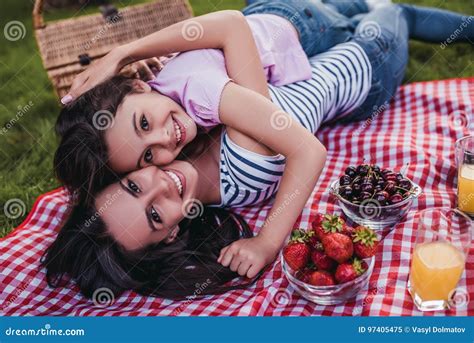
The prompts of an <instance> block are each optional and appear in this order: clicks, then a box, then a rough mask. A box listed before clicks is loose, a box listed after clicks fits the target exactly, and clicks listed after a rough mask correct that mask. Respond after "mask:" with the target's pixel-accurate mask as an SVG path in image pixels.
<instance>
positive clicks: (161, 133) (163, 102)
mask: <svg viewBox="0 0 474 343" xmlns="http://www.w3.org/2000/svg"><path fill="white" fill-rule="evenodd" d="M142 88H143V92H142V93H134V94H129V95H127V96H126V97H125V98H124V100H123V102H122V104H121V105H120V106H119V108H118V110H117V113H116V115H115V118H114V121H113V125H112V126H111V127H109V128H108V129H107V131H106V132H105V140H106V143H107V147H108V150H109V164H110V166H111V168H112V169H113V170H114V171H116V172H117V173H119V174H121V173H128V172H131V171H133V170H137V169H140V168H144V167H146V166H150V165H156V166H164V165H167V164H169V163H171V162H172V161H174V160H175V159H176V157H177V156H178V154H179V153H180V152H181V150H182V149H183V147H184V146H185V145H186V144H188V143H189V142H191V141H192V140H193V139H194V138H195V137H196V133H197V127H196V124H195V122H194V121H193V120H192V119H191V117H189V116H188V115H187V113H186V112H185V111H184V110H183V108H182V107H181V106H180V105H179V104H178V103H176V102H175V101H173V100H172V99H171V98H169V97H166V96H164V95H161V94H159V93H158V92H155V91H152V90H151V88H150V86H149V85H147V84H146V83H144V82H143V84H142Z"/></svg>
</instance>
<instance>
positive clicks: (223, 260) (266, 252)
mask: <svg viewBox="0 0 474 343" xmlns="http://www.w3.org/2000/svg"><path fill="white" fill-rule="evenodd" d="M278 251H279V248H277V247H276V246H275V245H272V244H270V242H269V241H268V240H265V239H263V238H262V237H261V236H255V237H252V238H247V239H240V240H238V241H235V242H234V243H232V244H230V245H228V246H226V247H225V248H223V249H222V250H221V253H220V255H219V258H218V259H217V262H218V263H220V264H222V265H223V266H224V267H229V268H230V270H232V271H233V272H237V273H239V275H241V276H247V277H248V278H253V277H254V276H255V275H257V274H258V272H259V271H260V270H262V268H263V267H265V266H266V265H267V264H269V263H270V262H272V261H273V260H274V259H275V257H276V255H277V254H278Z"/></svg>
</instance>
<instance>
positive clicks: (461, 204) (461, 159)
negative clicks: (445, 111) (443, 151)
mask: <svg viewBox="0 0 474 343" xmlns="http://www.w3.org/2000/svg"><path fill="white" fill-rule="evenodd" d="M455 146H456V163H457V166H458V208H459V209H460V210H461V211H463V212H464V213H466V214H468V215H469V216H474V136H466V137H463V138H461V139H459V140H457V141H456V145H455Z"/></svg>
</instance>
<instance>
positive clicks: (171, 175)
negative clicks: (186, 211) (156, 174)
mask: <svg viewBox="0 0 474 343" xmlns="http://www.w3.org/2000/svg"><path fill="white" fill-rule="evenodd" d="M165 173H166V174H168V175H169V177H171V179H172V180H173V181H174V183H175V184H176V187H177V188H178V193H179V195H182V194H183V185H182V184H181V180H180V179H179V177H178V175H176V174H175V173H173V172H172V171H170V170H166V171H165Z"/></svg>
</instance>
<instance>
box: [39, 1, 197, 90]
mask: <svg viewBox="0 0 474 343" xmlns="http://www.w3.org/2000/svg"><path fill="white" fill-rule="evenodd" d="M42 9H43V0H35V4H34V8H33V27H34V30H35V36H36V41H37V42H38V46H39V51H40V54H41V58H42V60H43V65H44V67H45V69H46V71H47V72H48V76H49V78H50V79H51V82H52V83H53V86H54V88H55V90H56V92H57V94H58V96H59V97H62V96H64V95H65V94H67V91H68V90H69V87H70V86H71V83H72V81H73V79H74V76H75V75H76V74H78V73H80V72H81V71H82V70H84V69H85V68H86V67H87V66H88V65H89V64H90V63H94V60H96V59H98V58H100V57H102V56H103V55H105V54H107V53H108V52H109V51H110V50H111V49H112V48H114V47H116V46H118V45H121V44H124V43H127V42H130V41H132V40H136V39H138V38H140V37H143V36H145V35H148V34H150V33H152V32H155V31H157V30H160V29H162V28H164V27H166V26H169V25H171V24H173V23H176V22H178V21H181V20H184V19H187V18H190V17H192V15H193V13H192V9H191V6H190V4H189V2H188V0H158V1H153V2H150V3H145V4H140V5H134V6H128V7H126V8H121V9H119V10H117V9H116V8H115V7H113V6H112V5H106V6H101V7H100V10H101V12H102V13H98V14H93V15H87V16H82V17H78V18H70V19H65V20H59V21H55V22H51V23H48V24H46V23H45V22H44V19H43V15H42Z"/></svg>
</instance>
